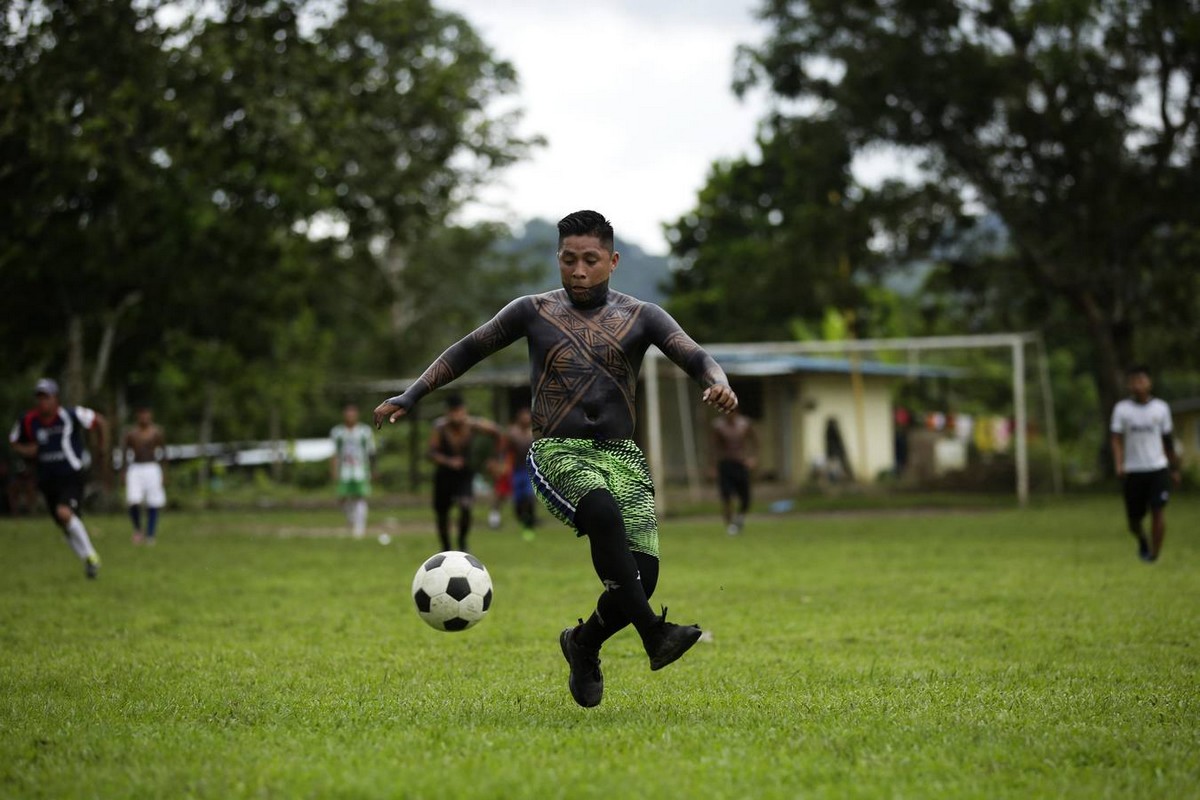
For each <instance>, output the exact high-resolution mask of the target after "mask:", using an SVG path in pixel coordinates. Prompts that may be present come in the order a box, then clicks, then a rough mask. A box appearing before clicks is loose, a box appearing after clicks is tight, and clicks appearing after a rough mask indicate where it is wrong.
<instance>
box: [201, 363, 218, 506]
mask: <svg viewBox="0 0 1200 800" xmlns="http://www.w3.org/2000/svg"><path fill="white" fill-rule="evenodd" d="M216 405H217V390H216V387H215V386H213V385H212V384H211V383H206V384H204V411H203V412H202V413H201V415H200V496H201V497H204V498H206V500H205V505H208V501H207V497H208V490H209V482H210V480H211V479H212V470H211V469H210V466H211V464H212V456H211V455H210V454H209V452H208V447H209V445H210V444H212V429H213V414H214V413H215V412H216Z"/></svg>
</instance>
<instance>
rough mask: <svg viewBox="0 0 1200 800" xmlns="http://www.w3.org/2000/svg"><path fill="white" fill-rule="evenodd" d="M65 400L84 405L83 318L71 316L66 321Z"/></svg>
mask: <svg viewBox="0 0 1200 800" xmlns="http://www.w3.org/2000/svg"><path fill="white" fill-rule="evenodd" d="M64 377H65V379H66V386H65V387H63V388H65V389H66V392H65V394H66V398H67V400H69V401H70V402H71V403H72V404H74V405H79V404H81V403H84V402H85V401H86V400H87V398H86V397H85V396H84V394H83V391H84V382H83V318H82V317H80V316H79V315H78V314H72V315H71V317H70V319H69V320H68V321H67V374H66V375H65V376H64Z"/></svg>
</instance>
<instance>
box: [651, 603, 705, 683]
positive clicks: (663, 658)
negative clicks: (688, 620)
mask: <svg viewBox="0 0 1200 800" xmlns="http://www.w3.org/2000/svg"><path fill="white" fill-rule="evenodd" d="M702 633H704V631H702V630H700V626H699V625H676V624H675V623H673V622H667V607H666V606H663V610H662V616H660V617H659V618H658V624H657V625H656V626H655V630H654V632H653V633H652V634H651V635H650V637H649V641H647V642H646V655H648V656H650V669H653V670H658V669H662V668H663V667H665V666H666V665H667V664H670V663H671V662H672V661H675V660H676V659H677V658H679V657H680V656H682V655H683V654H684V653H686V652H687V651H688V650H690V649H691V648H692V645H694V644H695V643H696V642H698V641H700V635H701V634H702Z"/></svg>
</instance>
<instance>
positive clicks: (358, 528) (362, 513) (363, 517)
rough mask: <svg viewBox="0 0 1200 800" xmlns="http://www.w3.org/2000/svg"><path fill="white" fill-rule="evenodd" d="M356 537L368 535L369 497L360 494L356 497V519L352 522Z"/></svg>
mask: <svg viewBox="0 0 1200 800" xmlns="http://www.w3.org/2000/svg"><path fill="white" fill-rule="evenodd" d="M352 528H353V532H354V538H355V539H361V538H362V537H364V536H366V535H367V498H366V496H364V495H359V496H358V497H356V498H354V521H353V523H352Z"/></svg>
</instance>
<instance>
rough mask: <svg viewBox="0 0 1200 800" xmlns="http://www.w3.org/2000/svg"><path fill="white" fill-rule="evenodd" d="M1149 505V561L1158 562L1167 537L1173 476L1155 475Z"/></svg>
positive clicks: (1151, 482) (1148, 498) (1152, 480)
mask: <svg viewBox="0 0 1200 800" xmlns="http://www.w3.org/2000/svg"><path fill="white" fill-rule="evenodd" d="M1148 483H1149V484H1150V487H1149V491H1148V497H1147V505H1149V506H1150V553H1149V556H1148V558H1147V559H1146V560H1147V561H1151V562H1153V561H1157V560H1158V556H1159V554H1160V553H1161V552H1162V546H1163V539H1165V538H1166V536H1167V501H1168V500H1170V498H1171V475H1170V472H1168V471H1167V470H1165V469H1164V470H1161V471H1159V472H1155V473H1153V475H1152V477H1151V479H1150V480H1149V481H1148Z"/></svg>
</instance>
